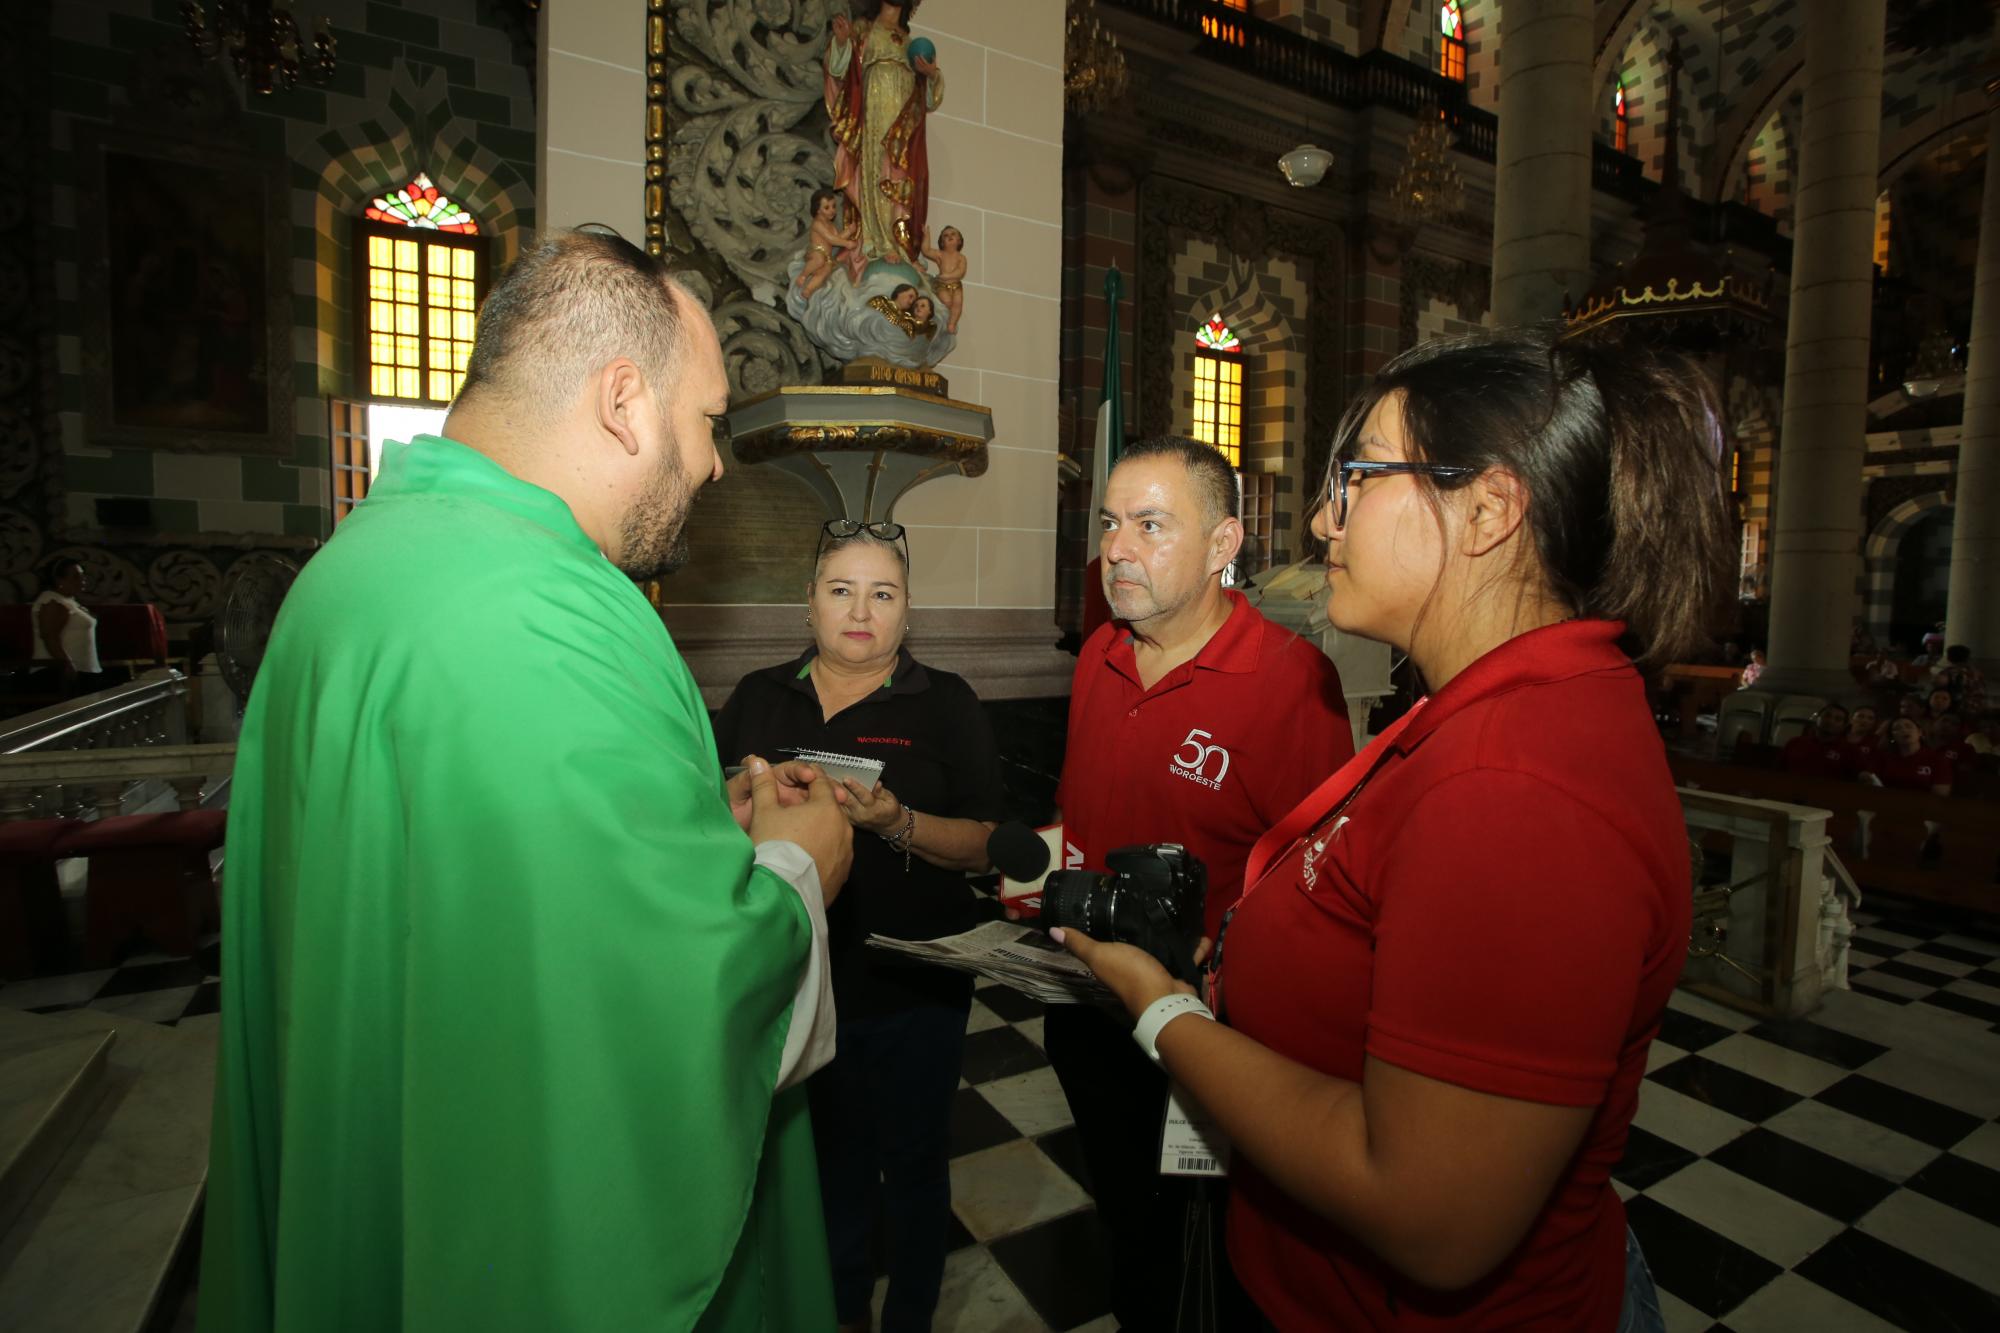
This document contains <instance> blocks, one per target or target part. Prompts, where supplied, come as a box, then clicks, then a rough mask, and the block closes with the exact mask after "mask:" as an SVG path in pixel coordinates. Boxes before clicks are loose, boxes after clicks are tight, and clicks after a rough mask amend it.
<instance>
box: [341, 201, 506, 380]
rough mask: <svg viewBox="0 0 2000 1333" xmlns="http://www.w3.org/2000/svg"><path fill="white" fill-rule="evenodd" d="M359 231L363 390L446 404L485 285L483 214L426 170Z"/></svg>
mask: <svg viewBox="0 0 2000 1333" xmlns="http://www.w3.org/2000/svg"><path fill="white" fill-rule="evenodd" d="M354 237H355V264H354V269H355V278H356V286H357V292H356V300H355V307H356V316H357V320H356V325H357V327H356V333H355V353H356V355H355V361H356V364H357V366H358V373H357V375H356V380H357V388H358V389H359V391H360V392H359V396H360V397H362V398H366V399H369V400H371V401H374V402H393V403H417V404H423V405H425V406H431V407H443V406H445V405H446V404H448V403H450V402H451V400H452V399H453V398H454V397H456V396H457V395H458V388H459V385H460V384H462V383H464V381H465V363H466V361H467V359H468V358H470V357H471V355H472V334H473V326H474V323H475V321H476V320H477V318H478V311H479V298H480V297H481V296H483V295H485V292H486V276H487V275H486V243H485V241H484V239H483V238H481V237H480V235H479V222H478V220H477V219H475V218H474V217H473V216H472V215H471V214H470V213H468V212H466V211H465V209H464V208H462V207H460V206H459V204H458V203H457V202H456V201H455V200H452V199H449V198H447V197H446V196H445V195H443V194H441V193H439V191H438V188H437V186H435V185H433V184H431V181H430V177H428V176H425V175H422V174H419V175H418V176H417V178H416V179H415V180H413V181H411V182H410V183H409V184H408V185H405V186H403V187H402V188H401V189H398V190H391V191H390V192H388V193H387V194H384V195H381V196H379V197H378V198H376V200H375V201H374V202H373V203H371V204H369V205H368V207H367V208H365V209H363V210H362V214H361V216H360V217H358V218H356V219H355V233H354Z"/></svg>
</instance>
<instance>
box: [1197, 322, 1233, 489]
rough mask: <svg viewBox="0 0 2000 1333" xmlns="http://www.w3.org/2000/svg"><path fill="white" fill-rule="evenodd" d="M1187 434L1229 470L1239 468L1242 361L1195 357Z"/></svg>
mask: <svg viewBox="0 0 2000 1333" xmlns="http://www.w3.org/2000/svg"><path fill="white" fill-rule="evenodd" d="M1232 341H1233V340H1232ZM1188 434H1190V435H1192V436H1193V437H1194V438H1195V439H1197V440H1200V441H1202V442H1203V443H1205V444H1212V445H1214V446H1215V447H1216V448H1217V449H1220V450H1221V451H1222V456H1223V457H1224V458H1227V459H1228V460H1229V466H1231V467H1240V466H1241V465H1242V462H1243V361H1242V358H1240V357H1235V356H1222V355H1218V354H1217V353H1214V352H1196V353H1195V357H1194V425H1193V428H1192V429H1190V430H1189V431H1188Z"/></svg>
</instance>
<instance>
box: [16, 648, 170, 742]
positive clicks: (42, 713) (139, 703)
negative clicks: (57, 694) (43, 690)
mask: <svg viewBox="0 0 2000 1333" xmlns="http://www.w3.org/2000/svg"><path fill="white" fill-rule="evenodd" d="M186 693H187V678H186V677H185V676H183V675H181V673H180V672H178V671H175V670H173V669H171V668H165V667H163V668H161V669H160V670H157V671H149V672H147V673H146V674H145V675H143V676H141V677H140V678H139V679H137V680H134V681H128V682H127V683H125V684H123V685H114V686H113V687H111V688H110V689H108V690H99V691H98V692H97V693H95V694H86V695H84V696H83V697H82V698H79V699H71V700H68V701H66V702H63V703H59V704H51V705H50V706H49V707H47V708H43V709H39V710H37V711H35V712H32V713H25V714H23V715H22V716H20V717H17V718H11V719H9V720H8V721H6V722H4V723H0V754H21V753H23V752H25V751H28V750H39V749H51V748H56V743H57V742H59V741H61V740H63V739H65V738H67V737H71V736H74V735H76V734H77V733H78V732H83V731H91V730H95V729H98V728H101V727H103V726H105V725H106V724H107V723H110V722H113V721H114V720H116V719H118V718H121V717H124V716H126V715H127V714H130V713H134V712H138V711H139V710H141V709H145V708H156V707H159V706H160V705H161V704H163V703H167V702H169V701H170V700H172V699H174V698H176V697H178V696H182V695H185V694H186Z"/></svg>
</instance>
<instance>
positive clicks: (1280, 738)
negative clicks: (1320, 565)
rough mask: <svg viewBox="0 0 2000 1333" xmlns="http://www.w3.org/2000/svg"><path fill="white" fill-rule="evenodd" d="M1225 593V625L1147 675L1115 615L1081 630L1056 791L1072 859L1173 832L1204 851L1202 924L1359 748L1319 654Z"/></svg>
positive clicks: (1211, 930) (1071, 862)
mask: <svg viewBox="0 0 2000 1333" xmlns="http://www.w3.org/2000/svg"><path fill="white" fill-rule="evenodd" d="M1224 596H1226V597H1228V599H1229V601H1230V612H1229V618H1228V619H1227V620H1225V621H1223V622H1222V627H1221V628H1220V629H1218V630H1216V632H1215V634H1214V636H1213V637H1212V638H1210V639H1209V641H1208V642H1207V643H1206V644H1205V645H1203V647H1202V649H1201V651H1200V652H1198V653H1196V654H1195V655H1194V658H1193V659H1192V660H1191V661H1188V662H1185V663H1183V664H1182V665H1180V666H1178V667H1176V668H1174V669H1173V670H1172V671H1169V672H1168V673H1167V674H1166V675H1164V676H1162V677H1161V678H1160V679H1159V680H1157V681H1155V682H1153V685H1152V687H1151V688H1150V689H1148V688H1147V687H1146V686H1144V685H1142V684H1140V682H1139V666H1138V660H1137V658H1136V657H1135V656H1134V653H1133V645H1132V634H1131V631H1130V630H1128V629H1127V628H1126V627H1125V626H1124V625H1123V624H1122V623H1119V622H1117V621H1113V622H1112V623H1110V624H1108V625H1103V626H1100V627H1099V628H1098V629H1097V631H1096V632H1095V633H1093V634H1092V635H1091V636H1090V638H1089V639H1087V640H1085V642H1084V645H1083V651H1082V652H1080V653H1079V654H1077V659H1076V675H1075V677H1074V679H1073V681H1072V683H1071V688H1070V697H1069V741H1068V745H1067V747H1066V750H1065V754H1064V758H1063V772H1062V785H1061V786H1060V788H1059V789H1058V791H1057V794H1056V799H1057V802H1058V804H1060V805H1061V807H1062V814H1063V841H1064V849H1063V851H1064V855H1063V864H1064V865H1065V866H1067V867H1069V868H1071V869H1087V870H1102V869H1104V857H1105V854H1106V853H1107V852H1110V851H1112V850H1114V849H1116V848H1119V847H1124V846H1127V845H1129V844H1132V843H1146V842H1177V843H1180V844H1181V845H1182V846H1184V847H1186V848H1187V849H1188V851H1189V853H1190V854H1192V855H1194V856H1196V857H1199V858H1200V859H1201V862H1202V864H1203V865H1204V866H1206V867H1207V869H1208V900H1207V909H1208V910H1207V913H1206V917H1207V933H1208V935H1209V937H1210V938H1213V937H1214V935H1215V930H1216V927H1217V926H1218V925H1219V924H1220V923H1221V921H1222V914H1223V912H1224V911H1226V910H1227V909H1228V907H1229V905H1230V904H1231V903H1233V902H1235V901H1236V896H1237V894H1238V893H1239V892H1240V891H1241V889H1242V886H1243V862H1244V860H1245V858H1247V857H1248V856H1249V854H1250V848H1251V846H1252V845H1254V844H1255V843H1256V841H1257V839H1258V838H1259V837H1261V836H1262V835H1263V833H1264V830H1266V829H1268V828H1269V827H1271V825H1273V824H1275V823H1277V821H1278V819H1279V818H1280V817H1281V816H1282V815H1283V814H1284V813H1285V812H1286V811H1287V810H1289V809H1291V808H1292V807H1293V806H1294V805H1296V804H1298V802H1299V801H1300V800H1302V799H1304V797H1305V795H1306V794H1307V793H1308V792H1310V791H1311V790H1312V789H1313V788H1314V787H1315V786H1317V785H1318V784H1319V783H1320V782H1321V781H1323V780H1324V779H1325V777H1326V775H1327V774H1328V773H1330V772H1331V771H1333V770H1334V769H1336V768H1338V767H1340V766H1341V765H1342V764H1343V763H1346V762H1347V760H1348V759H1349V758H1350V757H1351V756H1352V755H1353V753H1354V734H1353V732H1352V730H1350V728H1349V727H1348V723H1347V701H1346V699H1345V697H1344V696H1342V694H1341V692H1340V675H1339V673H1338V672H1337V671H1335V670H1334V666H1333V663H1332V662H1331V661H1329V660H1328V659H1327V656H1326V654H1325V653H1323V652H1321V651H1320V650H1319V647H1318V645H1316V644H1314V643H1312V642H1311V641H1309V640H1306V639H1301V638H1300V637H1298V636H1297V635H1296V634H1294V633H1292V632H1291V631H1290V630H1287V629H1284V628H1283V627H1281V626H1279V625H1275V624H1273V623H1272V622H1271V621H1269V620H1267V619H1266V618H1265V617H1264V616H1263V615H1262V614H1261V613H1260V612H1259V611H1258V610H1257V608H1256V607H1254V606H1251V605H1250V604H1249V603H1248V602H1247V601H1245V600H1244V599H1243V595H1242V594H1241V593H1237V592H1233V591H1232V592H1225V593H1224Z"/></svg>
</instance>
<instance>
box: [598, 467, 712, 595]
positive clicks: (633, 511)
mask: <svg viewBox="0 0 2000 1333" xmlns="http://www.w3.org/2000/svg"><path fill="white" fill-rule="evenodd" d="M700 489H701V486H700V484H699V483H697V482H694V481H692V480H691V479H690V477H689V476H688V473H687V471H686V469H684V468H682V467H681V465H680V460H679V459H678V458H677V457H676V456H675V455H674V453H673V452H672V451H670V450H667V449H662V450H661V451H660V466H659V468H658V469H657V470H655V471H654V473H653V475H652V478H651V479H650V480H649V481H647V483H646V489H645V490H643V491H641V492H640V494H639V498H638V499H637V500H636V501H634V502H633V505H632V507H631V508H630V509H628V510H627V511H626V512H625V521H624V523H623V524H621V525H620V528H619V532H620V534H621V535H622V537H623V538H624V540H623V541H622V542H621V543H620V545H621V548H622V552H623V553H622V554H621V555H620V556H619V559H618V568H619V569H620V570H622V571H624V573H625V575H626V576H627V577H628V578H630V579H632V580H633V581H634V582H636V583H644V582H645V581H646V580H647V579H656V578H658V577H659V576H660V575H662V574H672V573H675V572H676V571H678V570H679V569H680V568H681V566H683V565H685V564H686V563H687V562H688V541H687V516H688V510H690V509H692V508H693V507H694V498H695V495H696V493H697V492H698V491H700Z"/></svg>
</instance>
